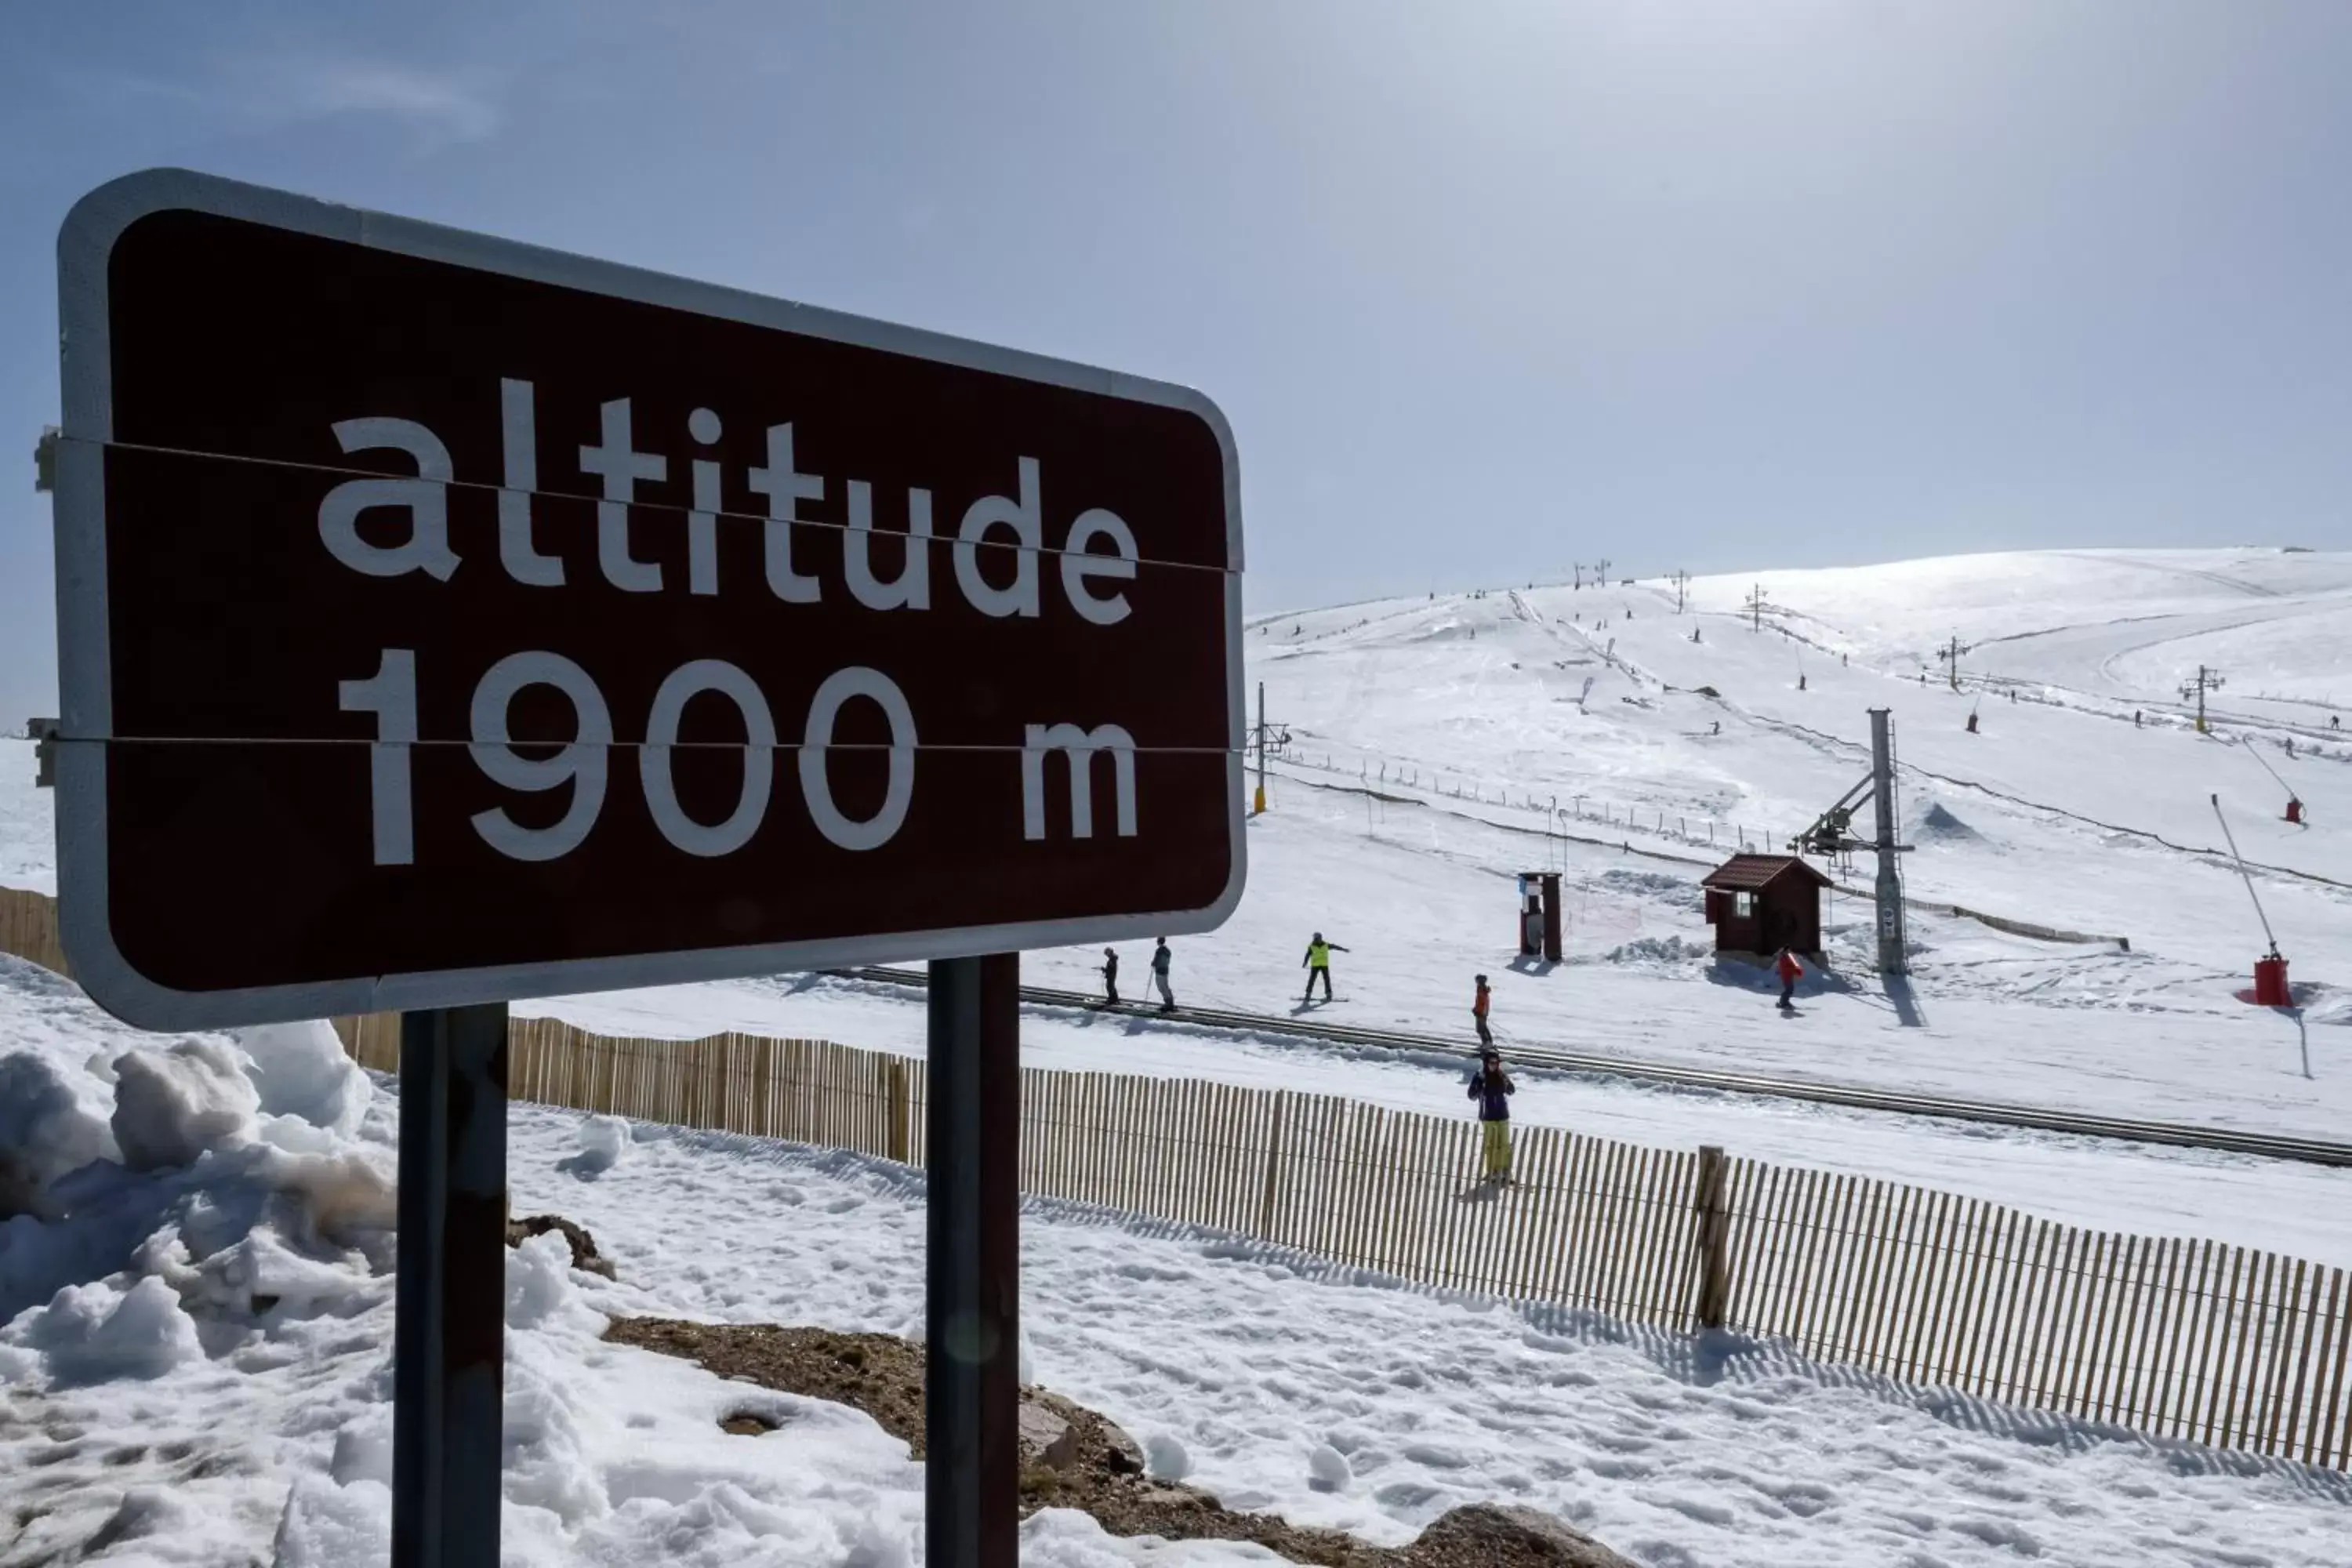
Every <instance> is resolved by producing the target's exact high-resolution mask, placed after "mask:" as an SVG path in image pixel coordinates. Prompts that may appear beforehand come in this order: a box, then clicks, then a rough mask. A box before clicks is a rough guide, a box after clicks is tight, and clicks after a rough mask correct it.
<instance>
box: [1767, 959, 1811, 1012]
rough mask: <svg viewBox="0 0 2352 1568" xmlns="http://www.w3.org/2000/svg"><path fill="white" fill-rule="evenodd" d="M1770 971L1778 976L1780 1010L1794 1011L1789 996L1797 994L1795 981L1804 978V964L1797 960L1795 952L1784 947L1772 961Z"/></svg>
mask: <svg viewBox="0 0 2352 1568" xmlns="http://www.w3.org/2000/svg"><path fill="white" fill-rule="evenodd" d="M1772 973H1775V974H1777V975H1779V976H1780V1011H1782V1012H1783V1013H1788V1012H1793V1011H1795V1008H1796V1004H1795V1003H1793V1002H1792V1001H1790V998H1791V997H1792V996H1794V995H1795V994H1797V982H1798V981H1799V980H1801V979H1802V978H1804V973H1805V966H1804V965H1803V964H1801V963H1798V962H1797V955H1796V954H1795V953H1793V952H1790V951H1789V950H1788V949H1787V948H1785V947H1784V948H1782V949H1781V950H1780V957H1778V958H1776V959H1774V960H1773V962H1772Z"/></svg>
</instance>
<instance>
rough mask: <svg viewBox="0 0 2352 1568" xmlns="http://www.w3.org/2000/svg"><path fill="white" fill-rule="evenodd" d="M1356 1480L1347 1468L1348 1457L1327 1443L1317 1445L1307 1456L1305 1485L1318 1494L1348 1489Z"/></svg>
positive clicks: (1354, 1475) (1353, 1472)
mask: <svg viewBox="0 0 2352 1568" xmlns="http://www.w3.org/2000/svg"><path fill="white" fill-rule="evenodd" d="M1354 1479H1356V1473H1355V1471H1353V1470H1351V1469H1349V1468H1348V1456H1346V1455H1345V1454H1342V1453H1341V1452H1339V1449H1337V1448H1335V1447H1331V1445H1330V1444H1328V1443H1318V1444H1316V1445H1315V1451H1314V1452H1312V1453H1310V1454H1308V1455H1307V1485H1308V1486H1309V1487H1312V1488H1313V1489H1315V1490H1317V1491H1318V1492H1339V1491H1345V1490H1347V1489H1348V1483H1349V1481H1352V1480H1354Z"/></svg>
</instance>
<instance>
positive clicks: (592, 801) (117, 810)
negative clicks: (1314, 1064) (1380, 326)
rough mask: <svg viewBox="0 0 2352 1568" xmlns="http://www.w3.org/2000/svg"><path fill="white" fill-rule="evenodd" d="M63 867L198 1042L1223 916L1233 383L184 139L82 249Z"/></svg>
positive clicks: (64, 541)
mask: <svg viewBox="0 0 2352 1568" xmlns="http://www.w3.org/2000/svg"><path fill="white" fill-rule="evenodd" d="M58 271H59V286H60V293H61V305H62V316H63V324H64V379H65V425H64V433H63V438H62V440H61V442H60V444H59V448H58V495H57V531H58V582H59V593H58V600H59V607H60V614H59V626H58V640H59V645H60V648H59V652H60V668H61V677H62V682H63V687H64V690H63V701H64V708H63V715H62V725H61V732H60V736H59V742H58V758H59V764H60V766H59V775H58V787H59V799H58V872H59V883H60V894H61V897H62V899H63V902H64V925H65V935H66V942H67V946H68V952H69V953H70V954H71V956H72V959H73V962H74V965H75V972H76V973H77V975H78V976H79V977H81V978H82V979H83V980H84V981H85V983H86V984H88V986H89V990H90V993H91V994H92V995H94V996H95V997H97V998H98V1000H99V1001H100V1002H101V1003H102V1004H104V1005H106V1006H108V1007H109V1008H110V1009H111V1010H113V1011H115V1012H116V1013H119V1014H120V1015H121V1016H123V1017H125V1018H128V1019H131V1021H133V1022H135V1023H140V1024H143V1025H148V1026H169V1027H193V1026H204V1025H220V1024H230V1023H238V1022H247V1021H258V1020H264V1019H272V1018H284V1017H293V1016H317V1015H320V1014H326V1013H336V1012H353V1011H362V1010H367V1009H373V1008H384V1007H418V1006H433V1005H451V1004H457V1003H462V1002H471V1001H490V1000H498V999H503V998H509V997H515V996H523V995H531V994H550V993H559V992H563V991H572V990H586V989H593V988H597V987H609V986H619V985H637V984H665V983H670V982H676V981H684V980H694V979H704V978H711V977H718V976H725V975H738V974H748V973H768V972H773V971H777V970H785V969H806V968H813V967H818V966H824V965H833V964H843V963H862V962H868V961H874V960H880V959H889V958H913V957H925V958H937V957H953V956H959V955H963V954H970V953H978V952H1002V951H1006V950H1010V949H1018V948H1024V947H1037V946H1046V945H1052V944H1056V943H1063V942H1081V941H1102V940H1116V939H1119V938H1132V937H1141V936H1152V935H1160V934H1173V933H1177V932H1183V931H1202V930H1206V929H1208V928H1210V927H1212V926H1214V925H1216V924H1217V923H1218V922H1219V921H1222V920H1223V918H1224V917H1225V915H1226V914H1227V913H1229V912H1230V911H1231V910H1232V909H1233V907H1234V903H1235V902H1236V900H1238V899H1239V898H1240V895H1241V889H1242V880H1243V872H1244V840H1243V834H1242V816H1241V812H1242V799H1241V791H1242V779H1241V745H1242V729H1243V714H1242V701H1241V677H1240V669H1241V655H1240V646H1241V640H1240V630H1241V597H1240V573H1241V565H1242V559H1241V510H1240V502H1239V490H1238V479H1237V476H1236V472H1235V468H1234V450H1233V441H1232V437H1231V434H1230V432H1229V431H1228V430H1227V428H1226V426H1225V423H1224V420H1223V416H1221V415H1220V414H1219V413H1218V412H1217V410H1216V408H1215V406H1214V405H1212V404H1211V403H1210V402H1209V401H1208V400H1207V399H1206V398H1204V397H1202V395H1199V394H1198V393H1195V392H1192V391H1189V390H1186V389H1184V388H1181V387H1176V386H1169V385H1165V384H1160V383H1156V382H1148V381H1140V380H1137V379H1135V378H1133V377H1129V376H1124V375H1118V374H1113V373H1111V372H1108V371H1101V370H1094V369H1088V368H1087V367H1084V366H1080V365H1075V364H1067V363H1061V362H1059V361H1055V360H1047V359H1042V358H1039V357H1036V356H1034V355H1030V354H1024V353H1014V352H1012V351H1010V350H1005V349H997V348H990V347H985V346H982V345H980V344H975V343H970V342H961V341H958V340H954V339H950V338H943V337H939V336H936V335H933V334H931V333H928V332H920V331H913V330H911V329H908V328H905V327H898V326H891V325H887V324H884V323H881V322H876V321H862V320H858V319H856V318H853V317H848V316H841V315H835V314H833V313H831V312H829V311H824V310H814V309H811V308H809V307H806V306H802V305H793V304H788V303H785V302H782V301H779V300H767V299H761V298H758V297H755V296H752V295H748V294H741V293H737V292H734V291H732V290H730V289H718V288H713V287H710V286H708V285H704V284H698V283H691V282H686V281H683V280H680V279H674V278H666V277H659V276H656V275H653V274H649V273H644V272H638V271H634V270H631V269H628V268H621V267H615V266H610V265H607V264H604V263H601V262H595V261H588V260H583V259H581V258H577V257H572V256H563V255H559V254H555V253H552V252H549V251H544V250H538V249H533V248H530V247H524V246H519V245H514V244H510V243H508V242H505V241H500V240H496V239H488V238H484V237H479V236H476V235H469V234H462V233H457V232H455V231H452V230H448V229H443V228H437V227H434V226H429V225H425V224H419V223H414V222H409V221H406V220H403V219H399V218H391V217H385V216H381V215H377V214H372V213H364V212H359V211H355V210H352V209H351V208H346V207H339V206H333V205H327V204H324V203H320V202H314V201H310V200H306V199H303V198H299V197H296V196H290V195H283V194H280V193H278V192H273V191H266V190H260V189H257V188H254V187H251V186H247V185H239V184H231V183H228V182H226V181H222V180H216V179H213V178H209V177H207V176H204V175H199V174H186V173H182V172H177V171H161V172H154V173H149V174H135V175H132V176H130V177H129V178H126V179H122V180H119V181H116V182H114V183H113V184H108V185H106V186H103V187H101V188H100V189H99V190H97V191H95V192H93V193H91V194H90V195H89V196H87V197H85V198H84V199H83V200H82V202H81V203H80V204H79V205H78V206H77V207H76V208H75V209H74V211H73V213H72V215H71V216H69V217H68V219H67V221H66V226H65V229H64V232H63V234H62V235H61V236H60V237H59V240H58Z"/></svg>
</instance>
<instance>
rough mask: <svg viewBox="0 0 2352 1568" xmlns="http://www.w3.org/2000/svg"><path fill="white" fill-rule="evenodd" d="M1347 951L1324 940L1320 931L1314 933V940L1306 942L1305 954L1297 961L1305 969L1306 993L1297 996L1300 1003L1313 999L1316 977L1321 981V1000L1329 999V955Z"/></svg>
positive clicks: (1334, 943)
mask: <svg viewBox="0 0 2352 1568" xmlns="http://www.w3.org/2000/svg"><path fill="white" fill-rule="evenodd" d="M1347 951H1348V950H1347V949H1346V948H1344V947H1341V946H1340V945H1339V943H1338V942H1325V941H1324V940H1323V933H1322V932H1321V931H1317V932H1316V933H1315V940H1314V941H1312V942H1308V943H1307V956H1306V957H1305V958H1302V959H1300V960H1299V961H1298V962H1299V964H1300V966H1301V967H1303V968H1304V969H1305V970H1306V971H1307V994H1306V995H1304V996H1301V997H1300V998H1299V1001H1300V1002H1301V1003H1302V1004H1303V1003H1307V1002H1312V1001H1313V1000H1314V999H1315V982H1316V981H1317V980H1318V979H1319V980H1321V981H1322V982H1323V1000H1325V1001H1326V1002H1328V1001H1329V1000H1331V955H1332V954H1333V953H1335V952H1347Z"/></svg>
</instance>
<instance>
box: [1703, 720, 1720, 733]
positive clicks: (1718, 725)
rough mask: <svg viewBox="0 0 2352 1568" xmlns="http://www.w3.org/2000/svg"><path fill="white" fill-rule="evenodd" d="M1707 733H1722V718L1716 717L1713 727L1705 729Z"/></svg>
mask: <svg viewBox="0 0 2352 1568" xmlns="http://www.w3.org/2000/svg"><path fill="white" fill-rule="evenodd" d="M1707 733H1708V734H1710V735H1720V734H1722V733H1723V721H1722V720H1720V719H1717V721H1715V727H1714V728H1713V729H1710V730H1709V731H1707Z"/></svg>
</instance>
